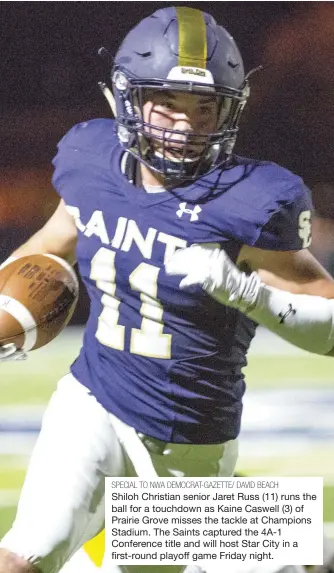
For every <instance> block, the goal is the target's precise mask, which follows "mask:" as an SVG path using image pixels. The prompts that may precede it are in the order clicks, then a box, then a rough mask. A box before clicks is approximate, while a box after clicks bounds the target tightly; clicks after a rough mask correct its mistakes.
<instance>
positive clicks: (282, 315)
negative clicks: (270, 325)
mask: <svg viewBox="0 0 334 573" xmlns="http://www.w3.org/2000/svg"><path fill="white" fill-rule="evenodd" d="M296 312H297V311H296V309H295V308H292V304H289V308H288V310H286V311H285V312H280V313H279V315H278V316H279V317H280V319H281V320H280V321H279V323H280V324H283V323H284V322H285V320H286V319H287V318H288V316H290V314H293V315H294V314H296Z"/></svg>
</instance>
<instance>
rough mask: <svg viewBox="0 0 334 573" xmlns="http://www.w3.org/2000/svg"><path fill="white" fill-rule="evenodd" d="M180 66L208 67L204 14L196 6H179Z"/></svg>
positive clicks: (177, 12)
mask: <svg viewBox="0 0 334 573" xmlns="http://www.w3.org/2000/svg"><path fill="white" fill-rule="evenodd" d="M175 9H176V15H177V21H178V25H179V59H178V65H179V66H195V67H197V68H206V57H207V43H206V24H205V20H204V14H203V12H202V11H201V10H197V9H196V8H188V7H184V6H177V7H176V8H175Z"/></svg>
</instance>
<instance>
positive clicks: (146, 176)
mask: <svg viewBox="0 0 334 573" xmlns="http://www.w3.org/2000/svg"><path fill="white" fill-rule="evenodd" d="M138 171H139V173H138V175H139V177H138V180H140V182H139V181H138V183H139V184H141V185H143V186H144V187H145V186H146V185H147V186H149V187H165V178H164V176H163V175H161V174H160V173H156V172H154V171H151V170H150V169H149V168H148V167H146V165H144V164H143V163H139V170H138ZM138 183H137V184H138Z"/></svg>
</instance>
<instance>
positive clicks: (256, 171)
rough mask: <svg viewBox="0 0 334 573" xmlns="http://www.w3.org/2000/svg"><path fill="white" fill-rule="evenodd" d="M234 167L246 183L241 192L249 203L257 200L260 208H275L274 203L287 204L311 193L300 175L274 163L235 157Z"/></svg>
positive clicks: (243, 184) (242, 184)
mask: <svg viewBox="0 0 334 573" xmlns="http://www.w3.org/2000/svg"><path fill="white" fill-rule="evenodd" d="M233 166H234V167H235V168H236V169H238V170H239V171H240V174H241V179H242V181H243V182H244V183H242V182H241V188H242V189H241V190H242V191H244V192H245V193H246V194H247V195H246V196H248V200H249V201H253V200H255V199H256V203H257V205H258V207H259V208H262V207H265V206H268V207H269V205H270V206H271V207H273V203H278V204H281V203H282V202H283V203H285V204H287V203H290V202H293V201H295V200H296V199H298V198H299V197H301V196H303V195H309V193H310V191H309V189H308V188H307V186H306V185H305V183H304V181H303V179H302V178H301V177H300V176H299V175H297V174H295V173H293V172H292V171H290V170H289V169H287V168H285V167H283V166H281V165H278V164H277V163H274V162H273V161H262V160H257V159H252V158H247V157H241V156H235V157H234V163H233ZM232 169H233V167H232Z"/></svg>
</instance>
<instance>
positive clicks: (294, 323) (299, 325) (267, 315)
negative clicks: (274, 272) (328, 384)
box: [246, 285, 334, 355]
mask: <svg viewBox="0 0 334 573" xmlns="http://www.w3.org/2000/svg"><path fill="white" fill-rule="evenodd" d="M246 314H247V316H249V318H252V319H253V320H255V321H256V322H257V323H259V324H261V325H262V326H266V327H267V328H268V329H269V330H271V331H272V332H274V333H275V334H278V335H279V336H280V337H281V338H283V339H284V340H287V341H288V342H291V343H292V344H294V345H295V346H298V347H299V348H302V349H303V350H307V351H309V352H313V353H315V354H322V355H326V354H329V355H332V354H331V352H332V353H334V352H333V347H334V300H333V299H331V300H329V299H326V298H322V297H319V296H310V295H303V294H291V293H288V292H285V291H281V290H278V289H276V288H273V287H268V286H266V285H262V286H261V288H260V291H259V295H258V297H257V301H256V304H255V306H254V308H253V309H252V310H251V311H249V312H246Z"/></svg>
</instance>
